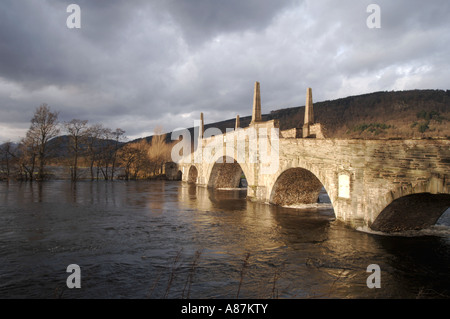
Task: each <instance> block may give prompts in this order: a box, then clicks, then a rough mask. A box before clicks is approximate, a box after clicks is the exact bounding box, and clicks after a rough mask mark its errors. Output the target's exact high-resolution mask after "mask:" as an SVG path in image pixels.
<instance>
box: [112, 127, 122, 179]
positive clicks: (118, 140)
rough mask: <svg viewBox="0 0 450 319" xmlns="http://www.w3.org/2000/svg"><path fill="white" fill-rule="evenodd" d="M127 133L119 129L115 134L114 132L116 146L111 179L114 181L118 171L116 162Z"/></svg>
mask: <svg viewBox="0 0 450 319" xmlns="http://www.w3.org/2000/svg"><path fill="white" fill-rule="evenodd" d="M124 135H125V131H124V130H122V129H121V128H117V129H116V130H115V131H114V132H112V136H113V138H114V146H113V152H112V167H111V179H112V180H113V179H114V172H115V169H116V160H117V151H118V150H119V147H120V143H121V142H122V139H124Z"/></svg>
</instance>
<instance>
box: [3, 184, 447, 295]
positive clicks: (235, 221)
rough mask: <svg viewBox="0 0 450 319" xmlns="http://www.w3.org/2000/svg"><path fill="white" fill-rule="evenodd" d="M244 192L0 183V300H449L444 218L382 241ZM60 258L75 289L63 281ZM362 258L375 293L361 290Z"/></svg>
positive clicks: (327, 216) (322, 213)
mask: <svg viewBox="0 0 450 319" xmlns="http://www.w3.org/2000/svg"><path fill="white" fill-rule="evenodd" d="M245 195H246V192H245V190H226V191H225V190H215V191H212V190H209V189H206V188H202V187H196V186H191V185H188V184H185V183H181V182H165V181H150V182H144V181H142V182H134V181H133V182H78V183H76V184H73V183H71V182H66V181H51V182H45V183H33V184H30V183H9V184H7V183H1V184H0V298H177V299H178V298H236V297H239V298H449V297H450V275H449V274H450V272H449V270H450V269H449V267H450V227H449V225H450V218H449V216H448V215H449V214H447V213H446V214H444V216H443V217H442V218H441V219H440V220H439V222H438V224H439V225H436V226H434V227H432V228H431V229H428V230H425V231H422V232H415V233H409V234H404V235H403V236H386V235H382V234H374V233H367V232H362V231H358V230H354V229H351V228H349V227H348V226H346V225H344V224H343V223H341V222H339V221H336V220H335V218H334V213H333V210H332V209H330V208H309V209H289V208H281V207H276V206H271V205H266V204H261V203H254V202H250V201H248V200H246V199H245ZM328 207H329V205H328ZM447 212H448V211H447ZM70 264H77V265H79V266H80V270H81V288H80V289H76V288H74V289H68V288H67V285H66V279H67V278H68V276H69V275H70V273H68V272H66V270H67V266H68V265H70ZM371 264H377V265H379V267H380V269H381V288H373V289H369V288H368V286H367V283H366V281H367V278H368V277H369V276H370V275H371V273H368V272H367V267H368V266H369V265H371Z"/></svg>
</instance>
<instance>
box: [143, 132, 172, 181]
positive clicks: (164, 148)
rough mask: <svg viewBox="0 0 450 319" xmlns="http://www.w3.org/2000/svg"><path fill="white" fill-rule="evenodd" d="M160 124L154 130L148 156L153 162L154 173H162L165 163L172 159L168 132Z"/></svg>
mask: <svg viewBox="0 0 450 319" xmlns="http://www.w3.org/2000/svg"><path fill="white" fill-rule="evenodd" d="M162 132H163V130H162V128H161V127H160V126H158V127H156V128H155V130H154V135H153V136H152V142H151V145H150V148H149V150H148V157H149V159H150V161H151V162H152V164H153V175H158V174H162V172H163V167H164V163H166V162H167V161H168V160H169V159H170V150H171V146H170V145H169V144H167V143H166V134H163V133H162Z"/></svg>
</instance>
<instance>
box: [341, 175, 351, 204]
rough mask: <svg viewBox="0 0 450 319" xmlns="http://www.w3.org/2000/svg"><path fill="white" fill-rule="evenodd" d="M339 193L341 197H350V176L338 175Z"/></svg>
mask: <svg viewBox="0 0 450 319" xmlns="http://www.w3.org/2000/svg"><path fill="white" fill-rule="evenodd" d="M338 183H339V193H338V196H339V197H341V198H350V176H348V175H347V174H341V175H339V180H338Z"/></svg>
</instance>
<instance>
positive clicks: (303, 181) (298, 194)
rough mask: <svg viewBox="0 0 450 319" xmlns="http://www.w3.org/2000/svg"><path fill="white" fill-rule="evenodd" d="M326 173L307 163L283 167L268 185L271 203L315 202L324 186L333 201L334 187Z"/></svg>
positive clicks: (283, 204)
mask: <svg viewBox="0 0 450 319" xmlns="http://www.w3.org/2000/svg"><path fill="white" fill-rule="evenodd" d="M325 175H326V174H324V173H321V171H320V170H319V169H318V168H315V167H313V166H310V165H306V164H305V165H293V166H285V167H281V168H280V170H279V172H278V174H276V177H275V178H274V179H273V182H272V183H271V184H270V185H269V187H268V190H269V192H268V196H269V198H268V200H269V203H271V204H275V205H280V206H290V205H295V204H314V203H317V201H318V198H319V194H320V192H321V190H322V188H325V191H326V192H327V194H328V197H329V198H330V201H331V203H333V191H332V190H333V187H332V185H331V184H330V183H329V182H328V179H327V178H326V176H325Z"/></svg>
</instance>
